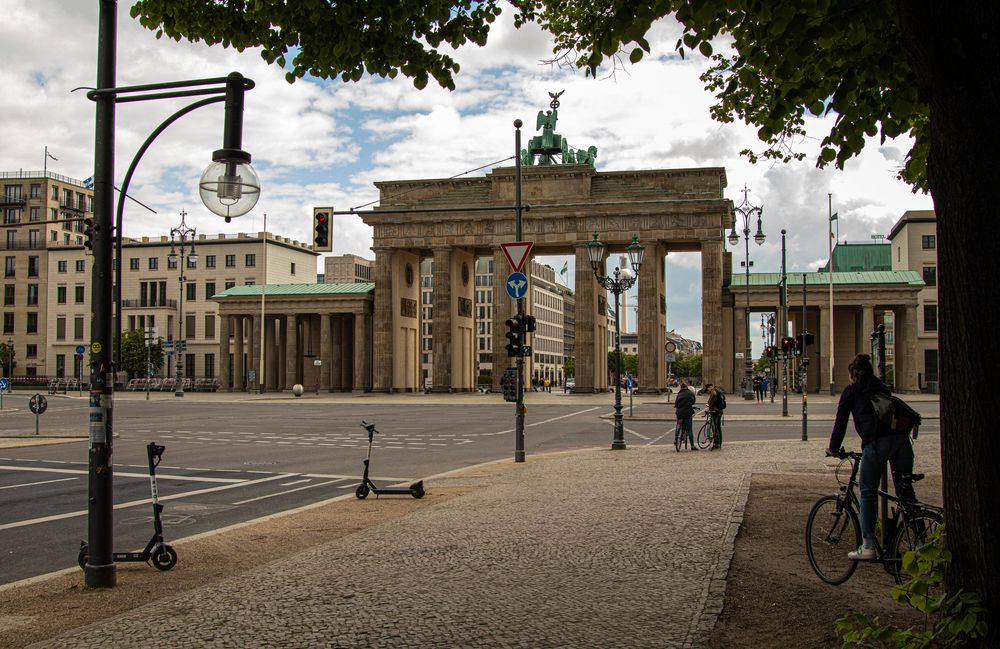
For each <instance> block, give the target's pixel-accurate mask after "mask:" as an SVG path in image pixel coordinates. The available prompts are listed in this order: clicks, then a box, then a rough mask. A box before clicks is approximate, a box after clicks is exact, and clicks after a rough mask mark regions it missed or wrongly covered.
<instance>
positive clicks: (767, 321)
mask: <svg viewBox="0 0 1000 649" xmlns="http://www.w3.org/2000/svg"><path fill="white" fill-rule="evenodd" d="M774 319H775V316H774V314H773V313H762V314H761V316H760V329H761V335H762V336H763V337H764V347H765V349H770V350H772V353H770V354H768V355H767V368H768V389H767V391H768V392H770V393H771V403H774V393H775V391H776V390H777V386H776V385H775V382H776V381H777V380H778V373H777V372H776V371H775V370H776V369H777V368H776V367H775V362H774V353H773V349H774V331H775V329H776V327H775V324H774Z"/></svg>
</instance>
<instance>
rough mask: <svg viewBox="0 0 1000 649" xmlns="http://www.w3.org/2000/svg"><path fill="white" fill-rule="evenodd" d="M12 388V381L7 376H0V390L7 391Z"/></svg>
mask: <svg viewBox="0 0 1000 649" xmlns="http://www.w3.org/2000/svg"><path fill="white" fill-rule="evenodd" d="M8 390H10V381H8V380H7V378H6V377H0V392H7V391H8Z"/></svg>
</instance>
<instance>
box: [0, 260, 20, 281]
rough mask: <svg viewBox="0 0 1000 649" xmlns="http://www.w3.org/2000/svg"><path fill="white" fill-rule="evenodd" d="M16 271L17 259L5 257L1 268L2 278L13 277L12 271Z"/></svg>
mask: <svg viewBox="0 0 1000 649" xmlns="http://www.w3.org/2000/svg"><path fill="white" fill-rule="evenodd" d="M16 269H17V258H16V257H7V258H6V259H5V260H4V266H3V276H4V277H14V271H15V270H16Z"/></svg>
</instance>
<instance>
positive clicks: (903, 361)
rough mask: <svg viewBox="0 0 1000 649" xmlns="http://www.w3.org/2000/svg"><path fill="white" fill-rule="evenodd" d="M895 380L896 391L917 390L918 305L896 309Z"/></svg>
mask: <svg viewBox="0 0 1000 649" xmlns="http://www.w3.org/2000/svg"><path fill="white" fill-rule="evenodd" d="M894 320H895V324H894V330H895V344H896V352H895V358H894V359H893V382H894V383H895V390H896V392H916V391H917V305H915V304H909V305H906V306H904V307H901V308H898V309H895V318H894Z"/></svg>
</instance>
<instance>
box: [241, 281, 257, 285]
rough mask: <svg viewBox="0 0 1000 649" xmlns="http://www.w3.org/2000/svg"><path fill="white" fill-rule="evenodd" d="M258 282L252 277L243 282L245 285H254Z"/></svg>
mask: <svg viewBox="0 0 1000 649" xmlns="http://www.w3.org/2000/svg"><path fill="white" fill-rule="evenodd" d="M256 283H257V282H255V281H253V280H252V279H248V280H247V281H245V282H243V285H244V286H253V285H254V284H256Z"/></svg>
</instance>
